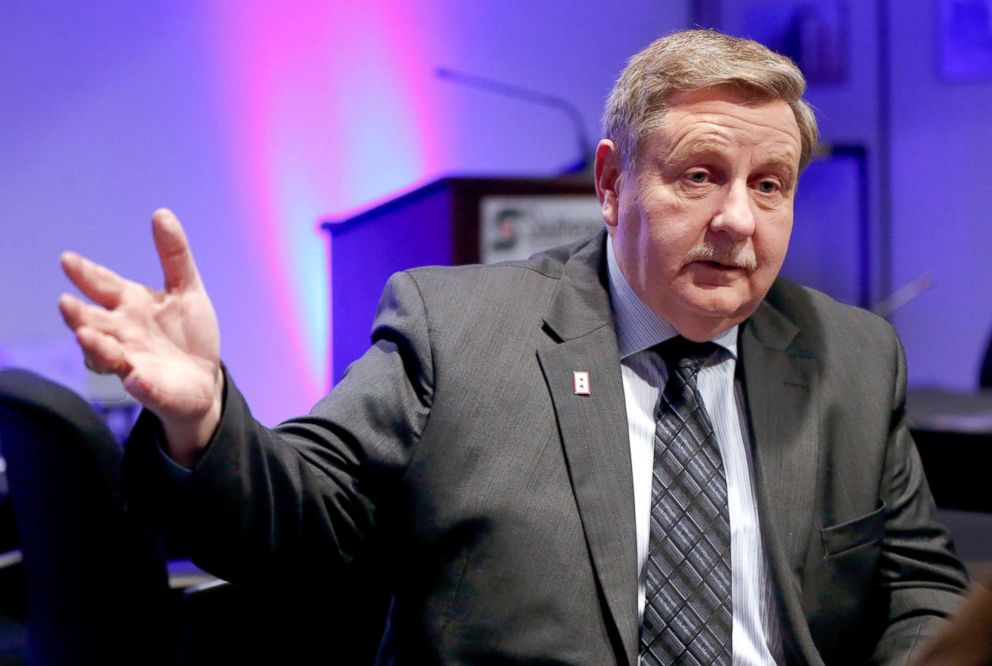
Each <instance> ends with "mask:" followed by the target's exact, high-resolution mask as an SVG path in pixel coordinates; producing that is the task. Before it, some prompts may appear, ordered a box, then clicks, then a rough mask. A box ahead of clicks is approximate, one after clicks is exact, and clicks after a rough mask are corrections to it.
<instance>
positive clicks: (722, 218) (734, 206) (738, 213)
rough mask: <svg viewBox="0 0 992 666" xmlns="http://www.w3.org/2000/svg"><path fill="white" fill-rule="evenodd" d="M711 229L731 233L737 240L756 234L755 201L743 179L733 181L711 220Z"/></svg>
mask: <svg viewBox="0 0 992 666" xmlns="http://www.w3.org/2000/svg"><path fill="white" fill-rule="evenodd" d="M710 229H711V230H713V231H716V232H723V233H726V234H729V235H730V236H731V237H732V238H734V239H735V240H740V239H744V238H749V237H751V236H752V235H753V234H754V202H752V201H751V197H750V193H749V192H748V186H747V183H746V182H743V181H733V182H732V183H730V184H729V185H728V187H727V189H726V191H725V193H724V197H723V200H722V201H721V203H720V208H719V209H718V210H717V212H716V214H715V215H714V216H713V219H712V220H710Z"/></svg>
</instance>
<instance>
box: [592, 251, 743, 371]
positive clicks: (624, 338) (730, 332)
mask: <svg viewBox="0 0 992 666" xmlns="http://www.w3.org/2000/svg"><path fill="white" fill-rule="evenodd" d="M606 263H607V266H608V268H609V278H610V304H611V307H612V309H613V326H614V328H615V329H616V334H617V346H618V348H619V350H620V359H621V360H623V359H625V358H627V357H628V356H632V355H634V354H636V353H637V352H640V351H644V350H645V349H648V348H649V347H653V346H655V345H656V344H658V343H661V342H664V341H665V340H667V339H669V338H674V337H675V336H676V335H678V331H676V330H675V327H673V326H672V325H671V324H669V323H668V322H667V321H665V320H664V319H663V318H662V317H660V316H659V315H658V314H657V313H656V312H655V311H654V310H652V309H651V308H649V307H648V306H647V305H645V304H644V301H642V300H641V299H640V298H639V297H638V296H637V294H635V293H634V290H633V289H632V288H631V286H630V285H629V284H627V278H625V277H624V275H623V272H621V270H620V265H619V264H618V263H617V258H616V254H614V252H613V237H612V236H607V237H606ZM712 342H714V343H716V344H717V345H719V346H720V347H723V348H724V349H726V350H727V351H728V352H730V354H731V355H732V356H733V357H734V358H735V359H736V358H737V325H736V324H735V325H734V326H733V327H731V328H729V329H727V330H726V331H724V332H723V333H721V334H720V335H718V336H716V337H715V338H713V340H712Z"/></svg>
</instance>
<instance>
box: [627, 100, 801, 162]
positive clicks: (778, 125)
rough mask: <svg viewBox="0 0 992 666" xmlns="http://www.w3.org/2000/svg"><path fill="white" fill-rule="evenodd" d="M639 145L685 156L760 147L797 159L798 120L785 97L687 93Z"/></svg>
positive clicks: (798, 152)
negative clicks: (758, 98)
mask: <svg viewBox="0 0 992 666" xmlns="http://www.w3.org/2000/svg"><path fill="white" fill-rule="evenodd" d="M641 147H642V148H648V149H649V150H650V151H651V152H659V151H660V152H665V153H678V154H680V155H684V156H691V155H694V154H695V155H698V154H703V153H708V152H711V153H712V152H723V151H726V150H730V149H732V148H737V147H759V148H761V149H762V150H763V152H767V153H769V155H772V154H774V155H775V156H776V157H777V158H778V159H783V160H786V161H793V160H794V161H796V163H797V164H798V160H799V157H800V152H801V150H802V145H801V137H800V132H799V124H798V122H797V121H796V118H795V114H794V113H793V111H792V109H791V107H790V106H789V105H788V104H787V103H785V102H783V101H781V100H765V101H760V102H751V101H747V102H744V101H743V100H739V99H738V98H734V97H731V98H728V97H725V96H724V97H721V96H715V95H706V96H703V95H699V96H695V97H689V98H685V99H682V100H679V103H678V104H674V105H672V106H671V107H669V108H668V109H667V110H666V112H665V113H664V115H663V116H662V117H661V118H660V119H659V121H658V122H657V123H655V124H653V127H651V129H650V130H649V132H648V135H647V136H645V137H644V139H643V140H642V141H641Z"/></svg>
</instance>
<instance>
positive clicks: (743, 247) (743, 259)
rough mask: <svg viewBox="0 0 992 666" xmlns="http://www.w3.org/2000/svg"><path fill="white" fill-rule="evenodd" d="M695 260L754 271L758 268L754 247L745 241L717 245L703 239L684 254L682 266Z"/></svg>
mask: <svg viewBox="0 0 992 666" xmlns="http://www.w3.org/2000/svg"><path fill="white" fill-rule="evenodd" d="M695 261H712V262H715V263H718V264H723V265H724V266H733V267H735V268H743V269H744V270H746V271H754V270H756V269H757V268H758V258H757V257H755V256H754V248H752V247H751V246H750V245H748V244H747V243H738V244H736V245H717V244H714V243H708V242H706V241H703V242H702V243H700V244H699V245H697V246H695V247H694V248H692V249H691V250H689V253H688V254H686V256H685V259H684V260H683V261H682V266H688V265H689V264H691V263H693V262H695Z"/></svg>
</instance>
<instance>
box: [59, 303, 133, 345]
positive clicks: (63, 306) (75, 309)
mask: <svg viewBox="0 0 992 666" xmlns="http://www.w3.org/2000/svg"><path fill="white" fill-rule="evenodd" d="M59 312H61V313H62V320H63V321H64V322H65V323H66V326H68V327H69V328H71V329H72V330H73V331H75V330H77V329H78V328H79V327H80V326H89V327H90V328H95V329H96V330H98V331H101V332H104V333H110V334H112V335H113V334H114V333H115V329H117V328H118V327H119V320H117V321H115V318H114V315H113V313H112V312H110V311H109V310H105V309H104V308H102V307H100V306H97V305H89V304H87V303H84V302H83V301H82V300H80V299H78V298H76V297H75V296H73V295H72V294H62V295H61V296H60V297H59Z"/></svg>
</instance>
